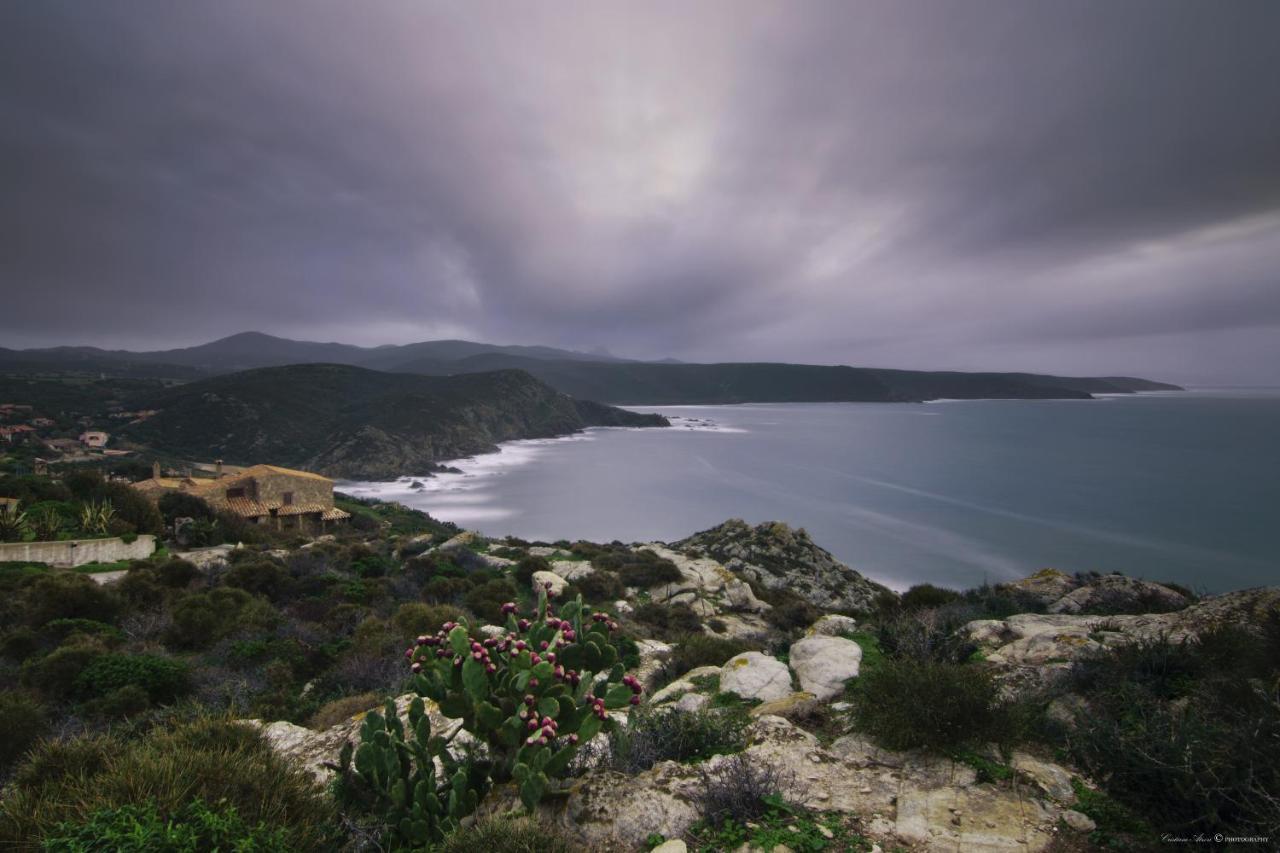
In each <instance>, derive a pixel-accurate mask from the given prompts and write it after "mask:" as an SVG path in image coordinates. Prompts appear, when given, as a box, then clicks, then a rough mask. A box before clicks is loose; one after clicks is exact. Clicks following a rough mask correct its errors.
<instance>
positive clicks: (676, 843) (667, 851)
mask: <svg viewBox="0 0 1280 853" xmlns="http://www.w3.org/2000/svg"><path fill="white" fill-rule="evenodd" d="M688 850H689V848H688V846H687V845H686V844H685V843H684V842H683V841H681V840H680V839H679V838H673V839H671V840H670V841H664V842H662V843H661V844H659V845H658V846H657V847H655V848H653V849H652V850H650V851H649V853H688Z"/></svg>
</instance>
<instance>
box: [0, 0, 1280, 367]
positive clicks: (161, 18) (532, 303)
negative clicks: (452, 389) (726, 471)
mask: <svg viewBox="0 0 1280 853" xmlns="http://www.w3.org/2000/svg"><path fill="white" fill-rule="evenodd" d="M1278 40H1280V2H1275V0H1257V2H1248V0H1225V2H1201V0H1152V2H1139V0H1125V2H1121V3H1117V2H1114V0H1101V2H1080V0H1071V2H1062V0H1047V2H1031V1H1030V0H1005V2H995V0H974V2H965V3H958V2H947V0H938V2H903V0H886V2H883V3H880V2H862V1H861V0H858V1H857V2H854V0H836V2H830V3H820V2H814V0H804V1H803V2H791V0H785V1H784V0H779V2H769V3H754V2H744V0H729V2H723V3H711V2H705V0H700V2H696V3H690V2H686V0H681V2H672V3H657V2H643V3H641V2H632V3H626V4H622V3H619V4H613V3H605V2H601V0H589V2H583V3H581V4H570V3H566V2H554V3H527V2H515V0H511V2H502V3H484V2H479V3H478V2H475V0H467V2H449V3H443V2H441V3H431V2H424V0H404V2H389V1H387V2H373V3H351V2H340V3H339V2H315V1H314V0H308V2H283V1H282V0H272V2H269V3H264V2H260V0H252V2H229V0H217V2H204V3H199V4H197V3H173V2H168V0H163V2H161V0H154V2H147V1H146V0H128V2H112V3H88V2H84V0H73V2H66V3H61V2H50V0H41V2H17V0H13V2H6V3H3V4H0V285H2V287H3V302H2V303H0V345H4V346H11V347H26V346H44V345H53V344H64V343H83V344H96V345H103V346H112V347H117V346H118V347H128V348H134V349H158V348H164V347H169V346H180V345H188V344H193V343H200V342H203V341H205V340H209V339H212V338H215V337H219V336H223V335H227V334H231V333H234V332H239V331H246V330H258V331H264V332H270V333H274V334H279V335H284V336H288V337H295V338H305V339H312V340H340V341H345V342H350V343H358V344H379V343H401V342H408V341H415V340H426V339H433V338H442V337H462V338H469V339H476V340H486V341H493V342H500V343H544V344H551V345H559V346H569V347H575V348H590V347H597V346H603V347H607V348H608V349H610V350H611V351H613V352H615V353H618V354H620V355H626V356H632V357H641V358H655V357H663V356H673V357H677V358H681V359H685V360H702V361H706V360H748V359H749V360H765V359H768V360H790V361H806V362H822V363H846V364H864V365H879V366H889V367H920V368H925V367H932V368H955V369H1010V370H1014V369H1019V370H1044V371H1055V372H1060V373H1132V374H1139V375H1146V376H1151V377H1153V378H1161V379H1170V380H1172V381H1184V382H1259V383H1266V382H1272V383H1280V48H1277V44H1278V43H1280V42H1278Z"/></svg>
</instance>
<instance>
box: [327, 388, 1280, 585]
mask: <svg viewBox="0 0 1280 853" xmlns="http://www.w3.org/2000/svg"><path fill="white" fill-rule="evenodd" d="M634 408H635V410H636V411H648V412H661V413H662V414H664V415H666V416H667V417H668V418H670V419H671V422H672V425H673V426H672V428H671V429H614V428H604V429H590V430H587V431H585V432H582V433H579V434H576V435H571V436H566V437H564V438H557V439H547V440H532V441H515V442H510V443H507V444H504V445H503V446H502V447H501V448H500V449H499V450H498V452H496V453H489V454H484V455H480V456H476V457H474V458H471V459H464V460H458V461H455V462H452V463H450V464H451V465H453V466H455V467H456V468H458V469H459V470H460V471H461V473H458V474H441V475H436V476H426V475H423V474H422V473H420V472H412V471H406V472H405V474H404V476H403V477H400V478H398V479H396V480H395V481H392V482H345V483H341V484H339V489H340V490H341V491H344V492H347V493H349V494H353V495H356V496H360V497H377V498H382V499H384V500H396V501H400V502H402V503H404V504H406V505H408V506H412V507H415V508H418V509H421V510H424V511H426V512H428V513H430V514H431V515H432V516H434V517H436V518H439V519H442V520H445V521H452V522H455V523H457V524H459V525H461V526H463V527H466V528H469V529H474V530H479V531H481V532H482V533H484V534H487V535H491V536H503V535H508V534H509V535H513V536H517V537H520V538H523V539H527V540H543V541H547V542H553V541H556V540H561V539H565V540H570V541H572V540H577V539H587V540H591V541H605V542H607V541H613V540H619V541H622V542H652V541H673V540H677V539H681V538H683V537H685V536H688V535H689V534H691V533H694V532H696V531H699V530H704V529H706V528H709V527H713V526H715V525H717V524H719V523H720V522H722V521H724V520H725V519H728V518H741V519H744V520H746V521H748V522H751V523H753V524H754V523H759V522H764V521H784V522H786V523H787V524H790V525H793V526H795V527H803V528H805V529H806V530H808V532H809V533H810V534H811V535H812V537H813V539H814V540H815V541H816V542H817V543H818V544H819V545H821V546H823V547H825V548H826V549H828V550H829V551H831V552H832V553H833V554H834V555H835V556H836V557H837V558H838V559H840V560H841V561H843V562H845V563H847V564H848V565H850V566H852V567H853V568H855V569H857V570H858V571H859V572H862V573H863V574H864V575H867V576H868V577H870V578H873V579H874V580H877V581H880V582H882V583H885V584H887V585H889V586H891V587H893V588H895V589H899V590H901V589H905V588H907V587H909V586H911V585H913V584H918V583H933V584H937V585H941V586H948V587H952V588H965V587H969V586H974V585H977V584H980V583H983V582H990V583H998V582H1001V581H1006V580H1010V579H1014V578H1019V577H1023V576H1025V575H1028V574H1030V573H1031V572H1034V571H1036V570H1038V569H1041V568H1045V567H1053V568H1057V569H1060V570H1062V571H1066V572H1077V571H1098V572H1112V571H1119V572H1124V573H1125V574H1129V575H1134V576H1139V577H1146V578H1150V579H1152V580H1167V581H1175V582H1177V583H1180V584H1183V585H1185V586H1187V587H1190V588H1192V589H1195V590H1197V591H1199V592H1202V593H1211V592H1223V591H1227V590H1232V589H1240V588H1245V587H1252V586H1260V585H1266V584H1277V583H1280V389H1194V390H1188V391H1184V392H1155V393H1143V394H1134V395H1116V396H1105V397H1098V398H1096V399H1093V400H964V401H951V400H937V401H932V402H927V403H902V404H896V403H893V404H890V403H812V404H795V403H787V404H744V405H733V406H640V407H634Z"/></svg>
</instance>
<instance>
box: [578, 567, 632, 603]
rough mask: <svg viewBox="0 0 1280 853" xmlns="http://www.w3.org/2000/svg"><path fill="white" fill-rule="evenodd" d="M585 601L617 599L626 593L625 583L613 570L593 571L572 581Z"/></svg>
mask: <svg viewBox="0 0 1280 853" xmlns="http://www.w3.org/2000/svg"><path fill="white" fill-rule="evenodd" d="M574 584H575V585H576V586H577V587H578V590H579V591H580V592H581V593H582V597H583V598H585V599H586V600H587V601H609V602H612V601H617V600H618V599H620V598H623V597H624V596H625V595H626V594H627V588H626V585H625V584H623V582H622V579H621V578H620V577H618V576H617V575H615V574H614V573H613V572H606V571H602V570H598V571H594V572H592V573H591V574H589V575H584V576H583V577H580V578H578V579H577V580H576V581H574Z"/></svg>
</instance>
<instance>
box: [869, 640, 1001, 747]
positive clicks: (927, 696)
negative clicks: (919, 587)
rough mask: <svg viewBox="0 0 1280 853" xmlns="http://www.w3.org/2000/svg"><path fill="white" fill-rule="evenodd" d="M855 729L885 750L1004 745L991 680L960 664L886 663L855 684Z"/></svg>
mask: <svg viewBox="0 0 1280 853" xmlns="http://www.w3.org/2000/svg"><path fill="white" fill-rule="evenodd" d="M854 695H855V696H856V711H857V714H856V718H857V721H858V724H859V725H860V727H861V728H862V729H864V730H865V731H866V732H867V733H868V734H870V735H871V736H872V737H873V738H875V739H876V740H877V741H879V742H880V743H881V744H882V745H883V746H885V747H887V748H889V749H898V750H902V749H914V748H917V747H925V748H927V749H932V750H937V751H948V750H952V749H955V748H957V747H960V746H963V745H965V744H969V743H986V742H989V741H992V740H995V741H1002V742H1003V741H1007V739H1008V734H1009V733H1008V731H1007V730H1006V728H1005V726H1004V716H1003V711H1004V708H1003V706H1002V705H1001V704H1000V702H999V698H998V692H997V689H996V686H995V683H994V682H993V681H992V679H991V677H990V676H989V675H988V674H987V673H986V672H984V671H983V670H980V669H977V668H975V667H971V666H963V665H961V664H950V663H936V662H931V661H918V660H913V659H909V658H908V659H901V660H893V659H888V660H885V661H883V662H882V663H881V665H880V667H879V668H878V669H876V670H874V671H872V672H866V673H863V674H862V675H861V676H860V677H859V679H858V689H857V690H856V691H855V694H854Z"/></svg>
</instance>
